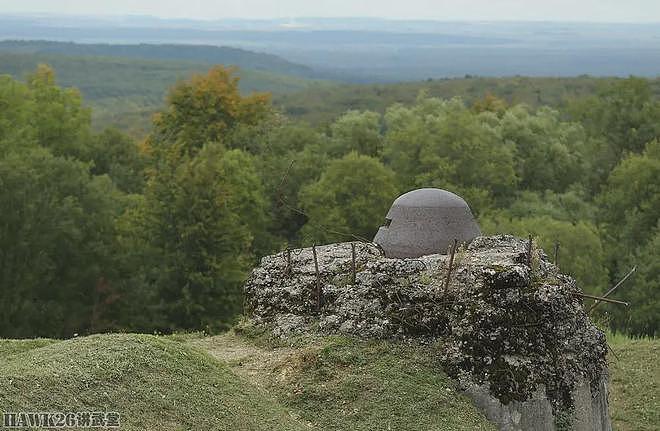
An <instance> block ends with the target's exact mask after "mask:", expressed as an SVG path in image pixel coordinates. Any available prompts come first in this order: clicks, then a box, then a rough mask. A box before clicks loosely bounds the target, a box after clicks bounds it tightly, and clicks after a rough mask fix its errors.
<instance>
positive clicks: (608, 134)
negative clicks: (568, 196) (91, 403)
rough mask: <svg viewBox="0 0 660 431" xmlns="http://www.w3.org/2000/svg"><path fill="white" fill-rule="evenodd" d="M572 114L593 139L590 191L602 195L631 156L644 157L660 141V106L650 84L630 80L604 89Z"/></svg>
mask: <svg viewBox="0 0 660 431" xmlns="http://www.w3.org/2000/svg"><path fill="white" fill-rule="evenodd" d="M567 111H568V113H569V114H570V115H571V118H573V119H574V120H576V121H579V122H580V123H582V124H583V125H584V127H585V128H586V130H587V132H588V133H589V135H590V137H591V138H592V139H591V140H590V141H589V144H590V145H589V148H588V151H587V152H586V153H585V155H587V156H589V160H588V162H589V170H588V172H589V174H590V178H589V183H588V185H589V187H590V188H591V189H592V190H593V192H594V193H596V192H598V191H599V190H600V188H601V186H602V184H604V183H605V180H606V179H607V177H608V175H609V174H610V172H611V170H612V169H613V168H614V167H615V166H616V165H617V163H618V162H619V160H621V158H622V157H624V155H625V154H626V153H627V152H633V153H641V152H642V151H643V150H644V146H645V145H646V143H647V142H650V141H653V140H655V139H658V138H660V122H659V121H658V118H659V117H660V102H658V101H657V100H655V99H654V98H653V95H652V93H651V87H650V84H649V81H648V80H646V79H642V78H633V77H631V78H628V79H624V80H619V81H616V82H614V83H608V84H606V85H604V86H602V87H601V88H600V89H599V91H598V94H597V95H595V96H590V97H586V98H582V99H578V100H577V101H575V102H573V103H571V104H570V105H569V107H568V110H567Z"/></svg>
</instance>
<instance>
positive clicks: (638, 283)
mask: <svg viewBox="0 0 660 431" xmlns="http://www.w3.org/2000/svg"><path fill="white" fill-rule="evenodd" d="M648 237H649V240H648V242H647V243H646V245H644V246H641V247H638V248H637V249H636V250H635V251H634V252H633V253H630V254H629V255H628V256H627V258H626V259H625V262H623V264H622V265H621V266H620V269H619V271H617V274H616V275H617V277H618V279H621V278H622V277H623V276H624V275H625V273H626V272H627V271H628V270H629V268H632V267H633V266H637V268H638V269H637V272H636V273H635V274H634V275H633V276H632V278H631V279H630V280H629V281H626V284H624V285H623V286H621V287H620V288H619V289H618V290H617V292H616V294H615V295H614V296H615V297H616V298H617V299H620V300H623V301H627V302H629V303H630V308H624V307H621V306H615V305H608V306H601V310H606V312H607V313H608V314H609V315H610V324H611V325H612V327H613V328H614V329H616V330H620V331H624V332H626V333H628V334H633V335H638V336H641V335H645V336H650V337H655V336H657V335H658V333H659V332H660V256H659V250H660V225H658V226H656V228H655V229H654V230H653V232H651V233H650V234H649V235H648ZM605 305H607V304H605Z"/></svg>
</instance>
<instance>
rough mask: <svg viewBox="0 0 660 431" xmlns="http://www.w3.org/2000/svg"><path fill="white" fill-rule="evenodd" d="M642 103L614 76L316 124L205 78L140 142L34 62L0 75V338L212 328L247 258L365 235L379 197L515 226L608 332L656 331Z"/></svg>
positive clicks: (229, 310) (222, 73) (420, 97)
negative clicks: (543, 94) (449, 201)
mask: <svg viewBox="0 0 660 431" xmlns="http://www.w3.org/2000/svg"><path fill="white" fill-rule="evenodd" d="M658 114H660V103H658V101H657V100H655V98H654V97H653V96H652V92H651V90H650V84H649V82H648V81H647V80H643V79H638V78H630V79H626V80H618V81H612V82H610V83H609V85H608V86H606V87H603V88H601V89H599V90H597V91H596V92H595V93H593V94H588V95H585V96H583V97H580V98H578V99H575V100H573V101H572V102H571V103H569V104H567V105H564V106H554V107H550V106H530V105H523V104H516V105H509V104H508V103H507V102H506V101H504V100H502V99H499V98H497V97H495V96H493V95H492V94H487V93H484V94H483V97H482V98H481V99H478V100H476V101H473V102H471V103H468V102H467V101H466V100H464V99H461V98H458V97H454V98H449V99H446V98H445V99H443V98H437V97H431V96H429V95H427V94H424V93H419V94H417V95H416V98H412V97H411V98H410V102H407V103H393V104H391V105H390V106H388V107H386V109H384V111H383V112H376V111H369V110H346V111H345V112H343V113H342V114H341V115H339V116H338V117H336V118H334V119H333V120H332V122H331V123H330V124H329V125H328V126H327V127H326V126H323V125H320V126H312V125H309V124H307V123H304V122H301V121H298V120H295V119H291V118H287V116H286V115H285V114H283V113H282V112H280V111H279V110H278V109H276V108H275V107H274V106H273V105H272V104H271V102H270V97H269V95H267V94H252V95H247V96H246V95H242V94H241V92H240V91H239V81H238V78H237V77H236V75H235V72H234V71H232V70H231V69H226V68H224V67H221V66H216V67H213V68H212V69H211V70H210V71H209V72H208V73H207V74H203V75H195V76H193V77H192V78H191V79H189V80H186V81H181V82H179V83H178V84H176V85H174V86H173V87H172V89H171V90H170V92H169V96H168V99H167V104H166V106H165V107H164V108H163V110H162V111H161V112H160V113H159V114H158V115H157V116H156V117H155V119H154V121H153V127H152V130H151V132H150V134H149V135H148V136H147V137H146V139H144V140H141V141H135V140H134V139H133V138H131V137H129V136H127V135H126V134H124V133H123V132H121V131H119V130H114V129H107V130H104V131H102V132H98V131H95V130H94V129H92V127H91V113H90V111H89V110H88V109H87V108H85V107H84V106H83V104H82V100H81V96H80V94H79V93H78V92H77V91H76V90H72V89H63V88H60V87H58V86H57V84H56V80H55V74H54V72H53V70H52V69H50V68H49V67H47V66H43V65H42V66H39V67H38V68H37V70H36V71H34V72H33V73H32V74H31V75H30V76H29V77H28V78H27V80H26V81H25V82H22V81H18V80H16V79H13V78H11V77H9V76H0V184H1V187H0V207H1V208H3V211H2V212H1V213H0V241H2V247H0V252H1V253H2V258H0V265H1V268H0V301H2V306H3V307H4V311H5V312H4V313H3V314H2V315H1V317H0V336H1V337H14V338H18V337H34V336H50V337H67V336H71V335H73V334H74V333H90V332H98V331H108V330H122V331H123V330H125V331H149V332H152V331H160V332H173V331H176V330H207V331H217V330H220V329H223V328H226V327H228V326H229V325H231V324H232V323H233V322H234V321H235V319H236V318H237V317H238V316H239V315H240V313H241V311H242V310H241V291H240V287H241V284H242V282H243V281H244V280H245V278H246V276H247V274H248V272H249V270H250V268H251V267H252V266H253V265H254V264H255V262H256V260H257V259H258V258H259V257H261V256H263V255H266V254H268V253H272V252H276V251H279V250H281V249H283V248H285V247H293V246H300V245H310V244H314V243H316V244H319V243H326V242H332V241H346V240H355V239H356V238H364V239H367V240H369V239H371V238H372V237H373V235H374V233H375V232H376V230H377V229H378V226H379V225H380V224H381V223H382V221H383V217H384V216H385V214H386V212H387V209H388V208H389V205H390V203H391V202H392V201H393V200H394V198H396V196H398V194H400V193H402V192H405V191H408V190H411V189H414V188H418V187H438V188H443V189H448V190H451V191H454V192H456V193H458V194H460V195H462V196H463V197H464V198H465V199H466V200H467V201H468V203H469V204H470V206H471V208H472V210H473V212H474V213H475V214H476V215H477V216H478V219H479V223H480V225H481V227H482V230H483V231H484V233H486V234H495V233H511V234H515V235H519V236H524V237H526V236H527V235H528V234H532V235H534V236H535V237H536V241H537V243H538V244H539V245H540V246H541V247H543V248H544V249H545V250H546V251H548V252H549V251H550V250H552V249H553V248H554V246H555V244H556V243H559V244H560V258H559V260H560V262H559V263H560V265H561V267H562V269H563V270H564V271H566V272H568V273H570V274H572V275H573V276H574V277H575V278H576V279H577V281H578V283H579V285H580V287H581V288H582V289H584V290H585V291H586V292H588V293H593V294H598V293H602V292H604V291H606V290H607V289H608V288H609V287H610V286H611V285H613V284H614V283H615V282H616V281H618V280H619V279H620V278H621V277H622V276H623V275H624V274H626V273H627V272H628V271H629V270H630V268H631V267H632V266H634V265H636V266H637V267H638V268H639V271H638V272H637V274H636V275H635V276H634V277H633V278H632V279H631V280H630V281H629V282H627V284H626V285H625V286H623V287H622V288H621V289H620V291H619V292H618V293H617V298H619V299H622V300H624V301H628V302H630V303H631V307H630V308H629V309H624V308H615V307H612V306H603V307H600V308H599V313H600V318H601V319H602V320H603V321H604V322H605V324H607V325H609V326H610V327H611V328H612V329H614V330H617V331H623V332H627V333H631V334H636V335H641V334H647V335H655V334H657V332H658V328H659V326H660V321H659V319H660V317H659V316H660V286H659V285H658V284H659V283H660V273H659V271H660V267H659V266H658V262H659V259H658V250H659V249H660V245H659V241H660V223H659V216H660V184H659V183H658V178H660V144H659V136H658V135H659V134H660V121H659V120H658V119H659V118H660V116H659V115H658Z"/></svg>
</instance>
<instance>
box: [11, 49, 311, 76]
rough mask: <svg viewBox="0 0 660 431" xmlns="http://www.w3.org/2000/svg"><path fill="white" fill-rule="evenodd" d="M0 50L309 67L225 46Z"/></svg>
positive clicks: (292, 70) (285, 70) (286, 69)
mask: <svg viewBox="0 0 660 431" xmlns="http://www.w3.org/2000/svg"><path fill="white" fill-rule="evenodd" d="M0 51H5V52H15V53H23V54H38V55H43V54H63V55H66V56H91V57H122V58H137V59H141V60H185V61H191V62H196V63H206V64H226V65H229V64H231V65H234V66H238V67H240V68H242V69H252V70H263V71H268V72H275V73H280V74H285V75H293V76H298V77H305V78H309V77H312V76H313V74H314V72H313V70H312V69H311V68H309V67H307V66H303V65H300V64H296V63H292V62H290V61H287V60H284V59H283V58H281V57H278V56H276V55H271V54H265V53H260V52H252V51H247V50H244V49H238V48H230V47H226V46H209V45H175V44H167V45H153V44H144V43H141V44H133V45H115V44H80V43H68V42H51V41H12V40H6V41H0Z"/></svg>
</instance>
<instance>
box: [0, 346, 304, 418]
mask: <svg viewBox="0 0 660 431" xmlns="http://www.w3.org/2000/svg"><path fill="white" fill-rule="evenodd" d="M0 352H1V353H0V355H1V356H0V358H1V360H2V361H1V362H0V410H3V411H65V412H66V411H74V412H75V411H116V412H119V413H120V414H121V415H122V416H121V417H122V429H142V430H144V429H216V430H296V429H302V427H301V425H300V424H299V423H298V422H297V421H296V420H295V419H293V418H292V417H291V416H290V415H289V414H288V413H287V411H286V410H285V409H284V408H283V407H282V406H280V405H279V404H278V403H277V402H276V401H275V400H273V399H272V398H269V397H268V396H266V395H265V394H264V393H262V392H261V391H259V390H258V389H257V388H255V387H254V386H252V385H250V384H249V383H247V382H245V381H243V380H242V379H240V378H238V377H237V376H236V375H235V374H234V373H232V372H231V370H230V369H229V368H228V367H227V366H226V365H224V364H222V363H221V362H219V361H217V360H214V359H213V358H211V357H210V356H209V355H208V354H206V353H204V352H202V351H200V350H198V349H195V348H193V347H191V346H188V345H186V344H184V343H180V342H176V341H172V340H168V339H165V338H163V337H154V336H149V335H95V336H90V337H85V338H78V339H72V340H67V341H60V342H50V343H47V342H44V341H36V342H23V341H17V342H6V341H5V342H3V343H2V344H0Z"/></svg>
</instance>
